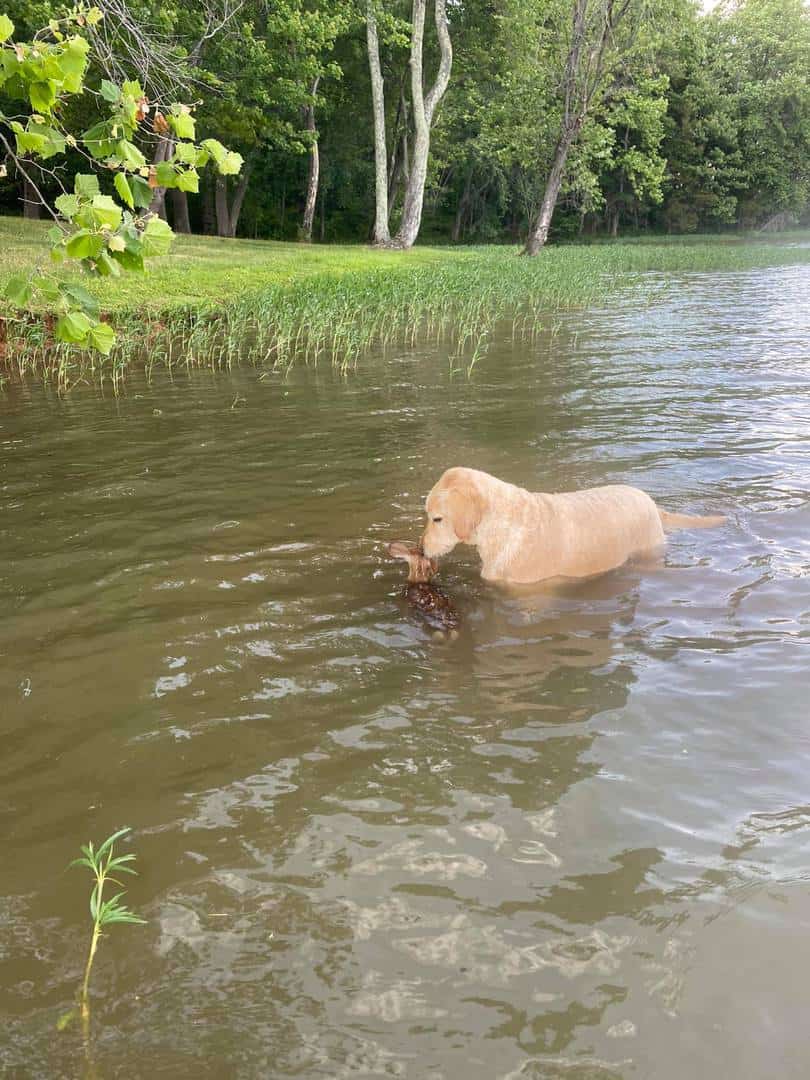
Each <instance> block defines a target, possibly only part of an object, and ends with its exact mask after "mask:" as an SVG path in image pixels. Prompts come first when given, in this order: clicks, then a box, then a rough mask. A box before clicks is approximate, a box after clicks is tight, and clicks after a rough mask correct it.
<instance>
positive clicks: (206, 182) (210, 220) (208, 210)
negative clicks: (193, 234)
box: [202, 172, 217, 236]
mask: <svg viewBox="0 0 810 1080" xmlns="http://www.w3.org/2000/svg"><path fill="white" fill-rule="evenodd" d="M202 210H203V213H202V227H203V235H204V236H216V232H217V215H216V208H215V206H214V184H213V180H212V176H211V173H210V172H206V174H205V177H204V179H203V207H202Z"/></svg>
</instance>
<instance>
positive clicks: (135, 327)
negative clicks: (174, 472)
mask: <svg viewBox="0 0 810 1080" xmlns="http://www.w3.org/2000/svg"><path fill="white" fill-rule="evenodd" d="M45 228H46V226H44V225H40V224H39V223H36V222H34V223H30V222H23V221H21V220H20V219H14V218H0V289H2V285H3V282H4V280H5V278H6V277H7V276H8V275H9V274H11V273H14V272H19V271H20V270H25V269H27V268H31V267H33V266H34V265H36V263H37V262H38V261H39V260H41V259H43V258H44V257H47V246H46V242H45V238H44V232H45ZM808 239H810V234H803V235H801V234H798V235H797V234H791V236H790V237H789V238H788V239H785V240H782V239H778V240H775V239H773V238H770V237H769V238H767V239H756V240H753V239H751V238H745V239H742V240H729V239H728V238H725V237H724V238H722V240H719V241H718V240H717V239H713V238H707V237H695V238H678V239H676V240H668V239H663V240H650V239H647V238H645V239H644V240H643V241H627V242H622V241H617V242H613V243H602V244H569V245H555V246H551V247H549V248H547V249H546V250H545V251H543V252H542V253H541V254H540V255H539V256H538V257H537V258H535V259H526V258H519V257H518V252H517V249H515V248H511V247H495V246H492V247H477V248H430V247H417V248H415V249H414V250H413V251H410V252H386V251H376V250H372V249H370V248H368V247H362V246H329V247H320V246H315V245H313V246H304V245H300V244H285V243H274V242H266V241H249V240H219V239H213V238H209V237H178V238H177V241H176V244H175V246H174V248H173V251H172V253H171V254H170V255H168V256H166V257H165V258H163V259H157V260H153V261H152V262H151V264H150V265H151V269H150V271H149V272H148V273H147V274H145V275H140V274H128V275H124V276H122V277H121V278H119V279H115V280H111V279H109V278H107V279H103V280H99V281H88V280H86V279H85V282H84V283H85V284H87V285H88V287H89V288H91V290H92V291H94V292H95V293H96V295H97V296H98V297H99V300H100V301H101V306H102V309H103V310H104V311H105V312H106V313H107V314H108V317H109V318H110V320H111V321H112V322H113V323H114V324H115V325H116V328H117V331H118V334H119V344H118V345H117V346H116V348H115V350H114V352H113V354H112V356H111V357H109V358H108V359H107V360H103V361H102V360H100V359H99V358H98V357H97V356H95V357H94V356H90V355H88V354H82V353H79V352H77V351H76V350H71V349H68V348H66V347H61V346H60V347H55V346H54V345H53V344H52V343H51V342H50V341H49V338H48V333H47V329H43V325H42V323H40V322H34V323H31V322H29V323H21V322H19V321H15V322H9V323H8V324H7V328H8V329H7V341H6V343H5V353H6V364H7V366H8V365H11V367H12V369H16V370H17V371H19V372H20V373H25V372H30V371H33V370H39V371H42V372H43V373H50V374H51V375H53V373H54V372H55V373H56V377H57V378H58V381H59V383H60V385H61V386H62V387H67V386H69V385H70V384H71V382H72V381H73V380H74V379H76V378H79V377H85V376H86V375H87V374H88V373H90V374H101V375H102V377H104V376H110V377H112V379H113V381H114V383H115V384H116V385H117V383H118V381H119V380H120V378H121V377H122V376H123V374H124V373H125V371H126V369H127V367H128V366H129V365H130V364H132V363H134V362H144V363H146V364H147V365H150V364H154V363H156V362H159V363H167V364H170V365H174V364H178V363H185V364H189V365H195V366H200V365H206V366H219V365H225V364H232V363H235V362H240V361H249V362H251V363H255V364H259V365H275V366H278V365H288V364H291V363H294V362H296V361H298V360H305V361H310V362H311V361H317V360H319V359H321V358H324V359H328V360H329V361H330V362H333V363H337V364H338V365H340V366H341V367H343V368H344V369H345V368H347V367H349V366H351V365H353V364H355V363H356V362H357V361H358V360H359V358H360V357H361V356H362V355H363V353H364V352H365V351H366V350H367V349H369V348H370V347H371V346H373V345H375V344H383V345H385V344H387V343H391V342H394V341H396V342H397V343H402V342H403V341H408V340H416V338H417V337H419V336H424V335H427V336H428V337H430V338H432V339H434V340H439V339H445V340H448V341H450V342H451V343H452V345H453V347H454V354H455V356H456V357H457V360H458V363H459V364H463V365H464V366H466V367H468V368H469V367H470V366H471V365H472V364H474V363H475V361H476V359H477V358H478V357H479V356H480V355H481V353H482V351H483V350H484V349H485V348H486V340H487V335H488V333H489V330H490V329H491V327H492V325H493V324H494V322H495V321H496V320H498V319H500V318H503V317H509V318H511V319H512V321H513V324H514V326H515V328H516V332H520V333H522V334H526V333H529V334H530V333H532V332H533V330H534V328H535V327H536V326H537V324H538V322H539V321H540V319H541V318H543V317H545V316H547V315H548V314H549V313H553V312H554V311H556V310H560V309H562V308H566V307H571V306H574V305H582V304H587V303H590V302H594V301H596V300H599V299H601V298H603V297H604V296H605V295H607V294H609V293H611V292H614V291H615V290H616V289H619V288H626V287H629V286H631V285H632V284H633V283H634V282H635V281H636V280H637V275H638V274H640V273H643V272H645V271H659V272H663V273H666V274H672V275H676V274H681V273H684V272H689V271H696V270H702V271H732V270H744V269H749V268H752V267H759V266H771V265H784V264H790V263H810V245H808V244H807V243H806V241H807V240H808ZM797 240H798V241H805V243H804V246H803V245H802V244H801V243H797ZM68 272H69V271H64V273H68Z"/></svg>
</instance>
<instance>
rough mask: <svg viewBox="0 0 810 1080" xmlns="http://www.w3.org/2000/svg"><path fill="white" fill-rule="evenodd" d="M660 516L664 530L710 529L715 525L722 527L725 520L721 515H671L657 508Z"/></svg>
mask: <svg viewBox="0 0 810 1080" xmlns="http://www.w3.org/2000/svg"><path fill="white" fill-rule="evenodd" d="M658 513H659V514H660V515H661V524H662V525H663V526H664V528H665V529H711V528H714V526H715V525H724V524H725V522H726V518H725V516H724V515H723V514H705V515H703V516H694V515H692V514H671V513H670V512H669V510H662V509H661V507H660V506H659V507H658Z"/></svg>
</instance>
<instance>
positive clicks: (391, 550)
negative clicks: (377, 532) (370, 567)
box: [385, 540, 414, 561]
mask: <svg viewBox="0 0 810 1080" xmlns="http://www.w3.org/2000/svg"><path fill="white" fill-rule="evenodd" d="M385 550H386V553H387V554H388V555H390V556H391V558H392V559H405V560H406V561H408V560H409V559H410V558H411V556H412V555H413V554H414V551H413V545H412V544H406V543H405V541H404V540H392V541H391V543H390V544H386V545H385Z"/></svg>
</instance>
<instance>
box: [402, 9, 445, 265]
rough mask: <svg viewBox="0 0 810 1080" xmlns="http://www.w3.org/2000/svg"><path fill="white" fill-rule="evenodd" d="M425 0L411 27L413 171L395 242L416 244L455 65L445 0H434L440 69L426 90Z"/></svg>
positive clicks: (410, 245) (414, 12)
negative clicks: (436, 129) (433, 139)
mask: <svg viewBox="0 0 810 1080" xmlns="http://www.w3.org/2000/svg"><path fill="white" fill-rule="evenodd" d="M425 8H426V0H413V16H412V21H413V26H412V29H411V55H410V61H409V63H410V68H411V102H412V106H413V107H412V113H413V125H414V140H413V153H412V155H411V162H410V173H409V175H408V182H407V186H406V188H405V200H404V203H403V207H402V220H401V222H400V226H399V229H398V231H397V234H396V236H395V237H394V239H393V241H392V246H394V247H398V248H410V247H413V245H414V242H415V240H416V238H417V236H418V235H419V229H420V227H421V224H422V206H423V203H424V199H425V183H426V182H427V169H428V157H429V155H430V132H431V128H432V127H433V121H434V118H435V115H436V108H437V106H438V104H439V102H440V101H441V100H442V98H443V97H444V94H445V91H446V90H447V87H448V85H449V83H450V72H451V70H452V66H453V46H452V42H451V40H450V28H449V25H448V21H447V4H446V0H434V18H435V23H436V37H437V39H438V43H439V70H438V72H437V73H436V78H435V80H434V82H433V85H432V86H431V87H430V89H429V90H428V92H427V93H425V87H424V56H423V54H424V41H425Z"/></svg>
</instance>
